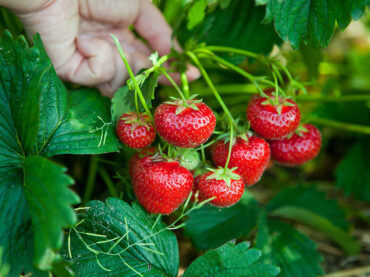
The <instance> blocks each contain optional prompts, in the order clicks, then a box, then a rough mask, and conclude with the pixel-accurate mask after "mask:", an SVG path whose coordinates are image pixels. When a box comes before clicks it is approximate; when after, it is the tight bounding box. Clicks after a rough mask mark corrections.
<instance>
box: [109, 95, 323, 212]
mask: <svg viewBox="0 0 370 277" xmlns="http://www.w3.org/2000/svg"><path fill="white" fill-rule="evenodd" d="M247 119H248V121H249V123H250V127H251V129H252V130H253V131H254V132H255V134H253V133H252V132H250V131H243V132H242V133H239V134H237V136H236V137H235V138H234V139H233V140H231V141H230V140H229V141H227V140H225V139H220V140H218V141H216V142H215V143H214V144H212V145H211V147H210V157H211V159H212V161H213V164H214V165H215V166H216V167H217V168H216V169H210V168H207V169H202V170H200V169H201V168H202V166H199V158H197V157H199V155H198V153H197V152H196V151H195V150H190V148H196V147H198V146H200V145H201V144H203V143H204V142H206V141H207V140H208V139H209V138H210V137H211V135H212V134H213V132H214V130H215V126H216V117H215V115H214V113H213V112H212V110H211V109H210V108H209V107H208V106H207V105H206V104H204V103H203V102H202V101H200V100H195V99H190V100H174V101H170V102H165V103H162V104H161V105H159V106H158V107H157V109H156V110H155V113H154V120H153V122H152V121H151V120H150V119H149V117H148V116H147V115H144V114H138V113H133V112H130V113H126V114H124V115H122V116H121V118H120V120H119V122H118V123H117V126H116V132H117V135H118V137H119V138H120V140H121V141H122V142H123V143H125V144H126V145H127V146H129V147H132V148H135V149H143V150H141V151H140V152H138V153H137V154H136V155H134V156H133V158H132V159H131V161H130V164H129V172H130V175H131V178H132V184H133V189H134V192H135V195H136V197H137V199H138V201H139V202H140V203H141V204H142V206H143V207H144V208H145V209H146V210H147V211H148V212H150V213H155V214H170V213H172V212H174V211H175V210H176V209H177V208H178V207H179V206H180V205H181V204H182V203H183V202H184V201H185V200H186V199H187V198H188V197H189V194H190V193H191V192H192V191H193V197H192V200H193V201H205V200H208V201H209V203H210V204H212V205H214V206H217V207H229V206H231V205H233V204H235V203H237V202H238V201H239V200H240V198H241V196H242V194H243V192H244V188H245V186H250V185H253V184H255V183H257V182H258V181H259V179H260V178H261V176H262V174H263V172H264V171H265V169H266V168H267V167H268V166H269V165H270V164H271V159H272V160H274V161H276V162H277V163H279V164H281V165H284V166H297V165H300V164H303V163H305V162H307V161H309V160H311V159H313V158H314V157H315V156H316V155H317V154H318V152H319V150H320V147H321V134H320V132H319V131H318V129H317V128H316V127H314V126H312V125H310V124H300V119H301V114H300V111H299V108H298V106H297V104H296V103H295V102H294V101H293V100H290V99H287V98H284V97H279V96H277V95H276V94H274V93H273V92H272V93H270V94H268V95H266V94H264V95H263V96H256V97H253V98H252V99H251V101H250V102H249V104H248V106H247ZM156 133H158V134H159V136H160V137H161V138H162V139H163V140H164V141H165V142H167V143H168V145H173V146H176V147H179V148H177V150H178V151H177V155H176V154H175V155H169V153H168V154H167V155H165V154H164V153H163V151H158V149H157V148H156V147H151V148H147V147H149V146H150V145H151V144H152V143H153V142H154V140H155V138H156ZM230 144H231V145H230ZM186 149H189V150H186ZM184 150H185V151H184ZM175 152H176V151H175ZM189 157H190V158H189ZM203 167H204V166H203ZM195 172H197V173H196V174H195Z"/></svg>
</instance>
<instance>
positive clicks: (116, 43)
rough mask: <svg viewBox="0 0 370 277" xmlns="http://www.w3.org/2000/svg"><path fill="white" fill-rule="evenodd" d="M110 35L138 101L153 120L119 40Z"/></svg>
mask: <svg viewBox="0 0 370 277" xmlns="http://www.w3.org/2000/svg"><path fill="white" fill-rule="evenodd" d="M111 37H112V38H113V41H114V44H115V46H116V47H117V50H118V53H119V54H120V56H121V58H122V60H123V62H124V64H125V66H126V69H127V71H128V74H129V75H130V78H131V80H132V83H133V84H134V87H135V92H137V93H138V95H139V98H140V101H141V104H142V105H143V107H144V110H145V112H146V114H147V115H148V116H149V118H150V120H151V121H153V116H152V114H151V112H150V110H149V107H148V105H147V104H146V101H145V98H144V96H143V93H142V92H141V89H140V87H139V85H138V83H137V81H136V79H135V75H134V73H133V72H132V69H131V67H130V65H129V63H128V61H127V59H126V57H125V54H124V52H123V49H122V46H121V44H120V42H119V41H118V39H117V37H116V36H115V35H113V34H111ZM137 108H138V106H137Z"/></svg>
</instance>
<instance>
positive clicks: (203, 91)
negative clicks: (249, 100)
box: [197, 84, 370, 102]
mask: <svg viewBox="0 0 370 277" xmlns="http://www.w3.org/2000/svg"><path fill="white" fill-rule="evenodd" d="M216 89H217V91H218V92H219V93H221V94H222V95H233V96H232V98H233V99H235V95H234V94H245V95H253V94H256V93H258V91H256V90H255V89H254V86H253V85H252V84H224V85H217V86H216ZM280 90H281V89H280ZM197 93H198V94H199V95H201V96H208V95H211V94H212V92H211V91H210V89H209V88H207V87H203V88H197ZM294 99H295V100H297V101H323V102H357V101H368V100H370V94H349V95H338V96H336V95H332V96H330V95H312V94H311V95H296V96H294Z"/></svg>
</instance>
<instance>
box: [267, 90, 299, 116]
mask: <svg viewBox="0 0 370 277" xmlns="http://www.w3.org/2000/svg"><path fill="white" fill-rule="evenodd" d="M261 96H262V97H264V98H266V100H265V101H264V102H262V103H261V105H271V106H273V107H275V109H276V112H277V113H278V115H279V116H280V115H281V112H282V110H283V107H294V104H293V103H290V102H289V101H287V100H288V99H291V98H292V96H286V95H284V96H279V95H278V94H277V93H276V92H271V94H266V93H264V92H262V93H261Z"/></svg>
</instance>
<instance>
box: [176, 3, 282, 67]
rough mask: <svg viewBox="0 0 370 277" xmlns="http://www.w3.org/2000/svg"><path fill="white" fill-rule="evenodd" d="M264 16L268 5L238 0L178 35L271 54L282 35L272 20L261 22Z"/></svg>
mask: <svg viewBox="0 0 370 277" xmlns="http://www.w3.org/2000/svg"><path fill="white" fill-rule="evenodd" d="M263 17H264V8H263V7H256V6H255V5H254V3H253V1H252V0H235V1H232V2H231V4H230V5H229V6H228V7H227V8H226V9H222V8H217V9H216V11H215V12H213V13H210V14H207V15H206V17H205V18H204V20H203V21H202V23H200V24H199V25H197V26H196V27H195V28H194V29H192V30H191V31H189V30H186V28H180V33H179V34H178V37H179V39H180V41H182V42H183V43H185V42H186V41H188V40H195V41H196V42H198V43H201V42H205V43H207V44H208V45H221V46H230V47H235V48H240V49H244V50H248V51H252V52H256V53H264V54H267V53H269V52H270V51H271V49H272V47H273V45H274V44H275V43H280V39H279V37H278V35H277V34H276V32H275V30H274V27H273V26H272V24H267V25H266V24H261V21H262V19H263ZM258 34H263V35H258ZM238 57H239V56H238ZM242 60H243V59H242ZM238 61H239V62H240V57H239V58H238Z"/></svg>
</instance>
